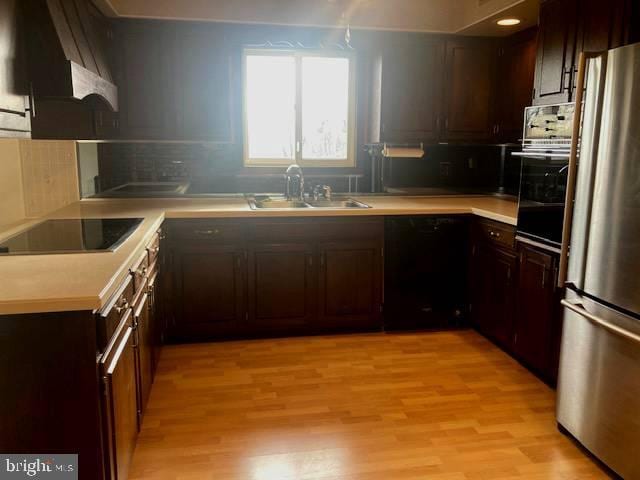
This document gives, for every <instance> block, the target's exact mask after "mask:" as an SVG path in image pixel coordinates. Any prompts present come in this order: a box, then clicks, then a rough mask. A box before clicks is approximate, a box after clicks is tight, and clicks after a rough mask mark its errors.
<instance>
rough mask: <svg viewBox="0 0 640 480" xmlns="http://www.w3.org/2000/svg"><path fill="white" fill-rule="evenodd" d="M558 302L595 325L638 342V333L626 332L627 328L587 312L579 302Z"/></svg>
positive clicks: (639, 336)
mask: <svg viewBox="0 0 640 480" xmlns="http://www.w3.org/2000/svg"><path fill="white" fill-rule="evenodd" d="M560 303H562V305H564V306H565V307H567V308H568V309H569V310H571V311H573V312H575V313H577V314H578V315H580V316H581V317H584V318H586V319H587V320H589V321H590V322H591V323H593V324H595V325H598V326H600V327H602V328H604V329H605V330H608V331H609V332H611V333H614V334H616V335H619V336H621V337H623V338H626V339H627V340H631V341H633V342H636V343H640V335H636V334H635V333H631V332H628V331H627V330H625V329H623V328H620V327H618V326H617V325H613V324H611V323H609V322H607V321H606V320H603V319H602V318H600V317H597V316H595V315H593V314H592V313H589V312H588V311H587V310H586V309H585V308H584V307H583V306H582V305H581V304H579V303H571V302H568V301H567V300H561V301H560Z"/></svg>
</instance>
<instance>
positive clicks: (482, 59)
mask: <svg viewBox="0 0 640 480" xmlns="http://www.w3.org/2000/svg"><path fill="white" fill-rule="evenodd" d="M496 57H497V49H496V48H495V46H494V44H493V42H492V41H489V40H483V39H473V40H450V41H447V60H446V82H445V84H446V95H445V101H446V109H445V120H444V129H445V131H444V133H443V138H444V139H445V140H459V139H474V140H483V139H487V138H489V137H490V136H491V134H492V130H493V113H494V112H493V111H492V102H491V94H492V85H493V82H494V78H495V71H494V70H495V59H496Z"/></svg>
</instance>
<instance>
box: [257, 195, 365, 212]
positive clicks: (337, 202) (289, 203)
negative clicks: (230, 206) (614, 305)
mask: <svg viewBox="0 0 640 480" xmlns="http://www.w3.org/2000/svg"><path fill="white" fill-rule="evenodd" d="M247 202H248V203H249V207H250V208H251V210H288V209H298V208H313V209H331V210H350V209H359V208H370V207H369V205H366V204H364V203H362V202H358V201H357V200H354V199H352V198H334V199H332V200H308V201H304V202H303V201H301V200H286V199H285V198H284V197H272V196H256V197H249V198H248V199H247Z"/></svg>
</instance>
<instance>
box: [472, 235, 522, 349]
mask: <svg viewBox="0 0 640 480" xmlns="http://www.w3.org/2000/svg"><path fill="white" fill-rule="evenodd" d="M471 258H472V281H471V287H470V289H471V298H472V317H473V319H474V323H475V325H476V326H477V328H478V329H479V330H480V331H481V332H482V333H484V334H485V335H487V336H488V337H490V338H491V339H492V340H494V341H496V342H497V343H498V344H500V346H502V347H503V348H508V347H509V346H510V345H511V342H512V340H513V322H514V317H515V313H516V310H515V300H516V288H517V276H516V275H517V256H516V253H515V252H514V251H513V250H512V249H508V248H503V247H498V246H494V245H490V244H488V243H484V242H478V243H476V244H474V246H473V249H472V257H471Z"/></svg>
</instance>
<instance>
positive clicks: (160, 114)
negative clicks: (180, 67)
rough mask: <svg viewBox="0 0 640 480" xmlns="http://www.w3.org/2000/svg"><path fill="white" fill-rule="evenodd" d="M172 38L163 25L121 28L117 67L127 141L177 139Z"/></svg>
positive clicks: (126, 24) (135, 24) (124, 25)
mask: <svg viewBox="0 0 640 480" xmlns="http://www.w3.org/2000/svg"><path fill="white" fill-rule="evenodd" d="M168 35H169V32H168V31H167V28H166V27H165V26H163V24H161V23H160V22H128V21H127V22H122V23H121V24H119V25H118V28H117V30H116V36H117V44H118V48H117V52H118V56H117V67H116V68H117V72H118V73H117V81H118V84H119V85H120V86H121V88H120V103H121V108H120V115H119V116H120V133H121V135H122V137H123V138H130V139H145V140H147V139H149V140H161V139H163V138H171V137H174V136H175V119H172V118H171V110H172V109H171V107H172V105H173V102H174V100H173V98H172V97H171V91H170V82H169V74H170V66H171V64H170V60H169V59H168V55H167V50H168V46H167V45H168V44H169V41H170V38H169V37H168Z"/></svg>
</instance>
